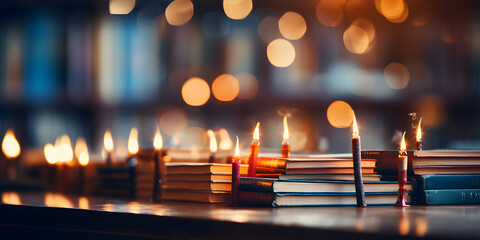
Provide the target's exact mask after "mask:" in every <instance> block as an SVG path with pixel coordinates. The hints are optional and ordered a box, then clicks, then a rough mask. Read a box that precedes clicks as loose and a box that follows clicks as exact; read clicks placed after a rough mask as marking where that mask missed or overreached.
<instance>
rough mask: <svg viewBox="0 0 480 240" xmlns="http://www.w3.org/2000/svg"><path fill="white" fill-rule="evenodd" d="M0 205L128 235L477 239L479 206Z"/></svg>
mask: <svg viewBox="0 0 480 240" xmlns="http://www.w3.org/2000/svg"><path fill="white" fill-rule="evenodd" d="M2 202H3V204H0V213H1V214H0V225H3V226H14V227H17V226H18V227H19V228H20V229H23V228H24V229H32V227H34V228H35V229H56V230H60V231H63V230H65V231H76V232H85V231H86V232H89V233H108V234H114V235H115V234H117V235H115V236H135V238H138V237H145V238H157V237H158V238H198V239H203V238H209V239H214V238H218V239H224V238H227V237H228V238H231V239H244V238H252V237H253V238H260V237H261V238H265V239H270V238H276V239H280V238H297V237H300V236H301V237H303V238H308V237H312V238H313V237H314V236H317V237H318V236H319V235H318V234H322V236H324V238H325V239H328V238H332V239H333V238H335V239H338V237H340V238H342V239H349V238H351V239H363V238H365V239H372V238H373V239H375V238H378V239H382V238H385V237H389V238H418V237H422V238H431V239H449V238H455V239H480V206H412V207H408V208H395V207H377V206H375V207H373V206H370V207H366V208H356V207H294V208H252V207H231V206H227V205H218V204H200V203H185V202H164V203H158V204H154V203H148V202H137V201H129V200H119V199H107V198H98V197H71V196H65V195H62V194H59V193H43V192H3V193H2ZM0 230H1V229H0ZM52 231H53V230H52ZM118 234H120V235H118Z"/></svg>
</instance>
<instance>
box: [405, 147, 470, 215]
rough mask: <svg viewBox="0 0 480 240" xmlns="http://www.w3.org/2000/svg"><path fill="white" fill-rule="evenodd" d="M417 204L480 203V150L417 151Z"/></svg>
mask: <svg viewBox="0 0 480 240" xmlns="http://www.w3.org/2000/svg"><path fill="white" fill-rule="evenodd" d="M412 165H413V171H414V173H415V174H416V175H417V176H415V180H414V187H415V191H414V201H415V203H416V204H426V205H447V204H455V205H459V204H480V151H468V152H467V151H416V152H414V157H413V160H412Z"/></svg>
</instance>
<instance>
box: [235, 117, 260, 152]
mask: <svg viewBox="0 0 480 240" xmlns="http://www.w3.org/2000/svg"><path fill="white" fill-rule="evenodd" d="M257 126H258V125H257ZM236 137H237V143H236V144H235V154H233V157H234V158H235V157H236V158H239V157H240V147H239V146H238V136H236Z"/></svg>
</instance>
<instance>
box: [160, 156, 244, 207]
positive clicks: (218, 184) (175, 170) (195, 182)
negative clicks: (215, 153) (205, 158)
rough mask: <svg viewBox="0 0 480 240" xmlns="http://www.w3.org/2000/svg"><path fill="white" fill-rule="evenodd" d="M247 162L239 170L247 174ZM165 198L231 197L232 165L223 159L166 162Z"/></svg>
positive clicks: (214, 199)
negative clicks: (221, 161) (220, 161)
mask: <svg viewBox="0 0 480 240" xmlns="http://www.w3.org/2000/svg"><path fill="white" fill-rule="evenodd" d="M247 171H248V167H247V165H242V166H241V168H240V174H242V175H246V174H247ZM163 177H164V178H163V183H162V199H163V200H174V201H188V202H206V203H227V202H229V201H230V191H231V182H232V165H231V164H220V163H165V168H164V172H163Z"/></svg>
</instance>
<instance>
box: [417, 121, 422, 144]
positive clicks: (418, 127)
mask: <svg viewBox="0 0 480 240" xmlns="http://www.w3.org/2000/svg"><path fill="white" fill-rule="evenodd" d="M417 141H418V142H419V141H422V118H420V121H418V126H417Z"/></svg>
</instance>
